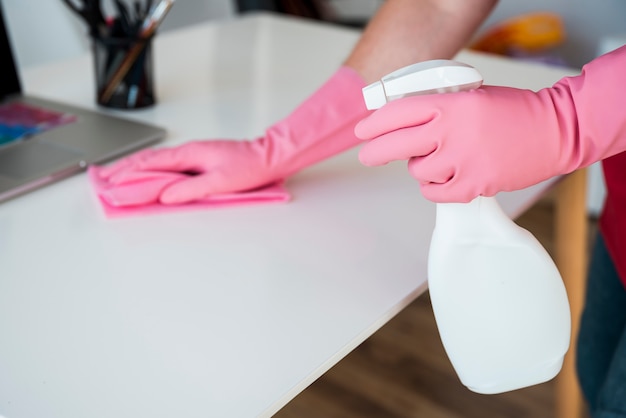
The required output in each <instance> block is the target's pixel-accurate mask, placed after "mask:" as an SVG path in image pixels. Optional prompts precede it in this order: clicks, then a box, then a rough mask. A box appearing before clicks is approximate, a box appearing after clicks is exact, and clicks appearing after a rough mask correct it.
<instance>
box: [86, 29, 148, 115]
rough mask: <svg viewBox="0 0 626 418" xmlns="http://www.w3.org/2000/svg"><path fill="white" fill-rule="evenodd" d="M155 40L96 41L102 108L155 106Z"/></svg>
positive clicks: (95, 59)
mask: <svg viewBox="0 0 626 418" xmlns="http://www.w3.org/2000/svg"><path fill="white" fill-rule="evenodd" d="M152 38H153V37H152V36H150V37H148V38H145V39H142V38H124V37H95V38H93V53H94V65H95V75H96V101H97V103H98V104H99V105H101V106H105V107H110V108H116V109H139V108H143V107H147V106H152V105H154V104H155V102H156V100H155V95H154V65H153V61H152Z"/></svg>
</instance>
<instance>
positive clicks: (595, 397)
mask: <svg viewBox="0 0 626 418" xmlns="http://www.w3.org/2000/svg"><path fill="white" fill-rule="evenodd" d="M576 367H577V369H578V378H579V380H580V385H581V388H582V391H583V394H584V396H585V398H586V400H587V403H588V405H589V411H590V413H591V416H592V417H593V418H618V417H620V418H624V417H626V289H625V288H624V285H623V284H622V282H621V281H620V279H619V277H618V275H617V272H616V271H615V267H614V265H613V262H612V261H611V259H610V257H609V254H608V252H607V249H606V246H605V245H604V240H603V239H602V237H601V236H600V235H598V238H597V240H596V242H595V245H594V248H593V251H592V256H591V261H590V265H589V275H588V278H587V293H586V296H585V308H584V310H583V314H582V318H581V322H580V332H579V336H578V344H577V358H576Z"/></svg>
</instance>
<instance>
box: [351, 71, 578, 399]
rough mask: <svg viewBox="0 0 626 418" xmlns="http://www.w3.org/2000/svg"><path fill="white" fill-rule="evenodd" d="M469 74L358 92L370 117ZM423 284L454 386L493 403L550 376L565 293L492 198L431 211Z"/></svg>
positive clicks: (566, 337) (387, 83)
mask: <svg viewBox="0 0 626 418" xmlns="http://www.w3.org/2000/svg"><path fill="white" fill-rule="evenodd" d="M482 81H483V79H482V76H481V75H480V73H478V71H476V69H475V68H473V67H471V66H469V65H467V64H464V63H460V62H457V61H451V60H433V61H426V62H422V63H418V64H414V65H410V66H408V67H405V68H402V69H399V70H397V71H394V72H393V73H391V74H389V75H387V76H385V77H383V78H382V79H381V80H380V81H378V82H376V83H373V84H371V85H369V86H367V87H365V88H364V89H363V96H364V99H365V103H366V106H367V107H368V109H377V108H379V107H381V106H383V105H384V104H385V103H387V102H388V101H391V100H395V99H399V98H402V97H405V96H409V95H416V94H433V93H447V92H455V91H462V90H469V89H473V88H478V87H480V86H481V85H482ZM436 213H437V218H436V222H435V229H434V231H433V235H432V238H431V244H430V251H429V256H428V285H429V290H430V297H431V302H432V307H433V311H434V314H435V320H436V322H437V328H438V329H439V335H440V336H441V340H442V342H443V345H444V348H445V350H446V353H447V355H448V357H449V359H450V361H451V363H452V365H453V367H454V369H455V371H456V373H457V375H458V376H459V378H460V380H461V382H462V383H463V384H464V385H465V386H467V387H468V388H469V389H470V390H472V391H474V392H477V393H483V394H495V393H501V392H507V391H511V390H515V389H520V388H523V387H527V386H531V385H535V384H538V383H542V382H545V381H548V380H550V379H552V378H553V377H554V376H556V375H557V374H558V372H559V371H560V369H561V366H562V364H563V358H564V356H565V353H566V352H567V349H568V347H569V343H570V332H571V319H570V310H569V303H568V300H567V294H566V291H565V286H564V285H563V281H562V279H561V276H560V274H559V271H558V269H557V268H556V266H555V265H554V262H553V261H552V259H551V258H550V256H549V254H548V253H547V252H546V250H545V249H544V248H543V246H542V245H541V244H540V243H539V242H538V241H537V239H536V238H535V237H534V236H533V235H532V234H531V233H530V232H528V231H527V230H525V229H523V228H521V227H519V226H518V225H516V224H515V223H514V222H513V221H512V220H511V219H510V218H509V217H508V216H507V215H506V214H505V213H504V212H503V210H502V209H501V207H500V205H499V204H498V202H497V200H496V199H495V198H494V197H482V196H479V197H477V198H476V199H474V200H473V201H471V202H469V203H445V204H441V203H440V204H437V210H436Z"/></svg>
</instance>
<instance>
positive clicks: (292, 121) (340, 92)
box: [99, 67, 368, 205]
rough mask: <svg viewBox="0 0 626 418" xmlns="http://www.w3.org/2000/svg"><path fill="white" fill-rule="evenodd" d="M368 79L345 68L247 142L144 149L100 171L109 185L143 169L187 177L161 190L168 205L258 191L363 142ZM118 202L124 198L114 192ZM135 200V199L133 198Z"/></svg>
mask: <svg viewBox="0 0 626 418" xmlns="http://www.w3.org/2000/svg"><path fill="white" fill-rule="evenodd" d="M364 86H365V82H364V81H363V79H362V78H361V77H360V76H359V75H358V74H357V73H356V72H355V71H354V70H352V69H351V68H349V67H341V68H340V69H339V70H338V71H337V72H336V73H335V74H334V75H333V76H332V77H331V78H330V79H329V80H328V81H327V82H326V83H325V84H324V85H323V86H322V87H321V88H320V89H318V90H317V91H316V92H315V93H314V94H313V95H312V96H311V97H309V98H308V99H307V100H306V101H304V102H303V103H302V104H301V105H300V106H299V107H298V108H297V109H296V110H294V111H293V112H292V113H291V114H290V115H289V116H288V117H287V118H285V119H283V120H282V121H280V122H278V123H276V124H275V125H273V126H271V127H270V128H269V129H267V131H266V132H265V136H263V137H261V138H258V139H255V140H252V141H248V140H241V141H234V140H210V141H194V142H189V143H187V144H184V145H181V146H178V147H174V148H163V149H149V150H144V151H140V152H138V153H136V154H134V155H131V156H130V157H127V158H125V159H123V160H120V161H119V162H117V163H115V164H113V165H111V166H109V167H105V168H103V169H102V170H100V173H99V175H100V176H101V177H102V178H103V179H104V180H106V181H107V182H108V183H109V184H110V185H119V186H120V195H122V194H125V191H124V190H123V187H122V186H123V185H124V184H126V183H129V182H133V181H135V179H136V178H137V176H139V177H141V172H146V171H147V172H169V173H177V174H180V175H184V178H182V179H177V180H176V181H172V182H171V183H170V184H168V185H164V187H163V188H162V189H161V190H160V191H159V196H158V199H159V200H160V202H161V203H163V204H181V203H186V202H191V201H196V200H202V199H204V198H206V197H207V196H210V195H214V194H219V193H227V192H239V191H246V190H252V189H257V188H259V187H261V186H264V185H268V184H272V183H276V182H277V181H279V180H281V179H284V178H286V177H287V176H289V175H291V174H294V173H296V172H297V171H299V170H301V169H303V168H305V167H308V166H310V165H312V164H314V163H316V162H319V161H321V160H323V159H325V158H328V157H330V156H333V155H335V154H338V153H340V152H342V151H345V150H346V149H348V148H350V147H353V146H355V145H357V144H358V143H359V140H358V139H357V138H356V137H355V136H354V126H355V124H356V122H357V121H358V120H360V119H362V118H363V117H364V116H366V115H367V114H368V111H367V109H366V108H365V104H364V103H363V99H362V93H361V89H362V88H363V87H364ZM109 193H110V195H111V196H112V198H113V199H116V201H117V202H118V204H119V205H123V204H124V197H123V196H115V194H116V190H115V188H112V189H110V190H109ZM131 200H132V199H131Z"/></svg>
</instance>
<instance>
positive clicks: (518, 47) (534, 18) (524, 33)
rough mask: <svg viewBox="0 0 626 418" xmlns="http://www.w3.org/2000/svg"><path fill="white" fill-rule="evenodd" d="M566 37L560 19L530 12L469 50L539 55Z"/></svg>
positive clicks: (497, 28) (509, 21)
mask: <svg viewBox="0 0 626 418" xmlns="http://www.w3.org/2000/svg"><path fill="white" fill-rule="evenodd" d="M565 37H566V33H565V27H564V25H563V21H562V20H561V17H560V16H558V15H556V14H554V13H548V12H537V13H529V14H525V15H522V16H518V17H513V18H510V19H507V20H504V21H502V22H501V23H499V24H497V25H496V26H494V27H492V28H491V29H489V30H488V31H487V32H486V33H484V34H483V35H482V36H481V37H480V38H479V39H478V40H476V41H475V42H473V43H472V44H471V45H470V48H471V49H474V50H477V51H483V52H491V53H494V54H500V55H509V54H510V53H511V52H512V51H517V52H519V51H524V52H527V53H535V52H540V51H543V50H546V49H550V48H553V47H555V46H557V45H559V44H561V43H562V42H563V41H564V40H565Z"/></svg>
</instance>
